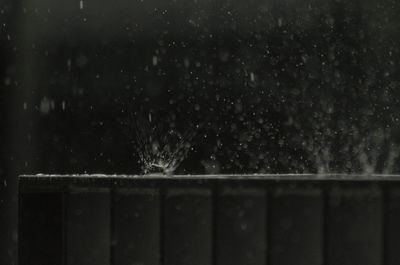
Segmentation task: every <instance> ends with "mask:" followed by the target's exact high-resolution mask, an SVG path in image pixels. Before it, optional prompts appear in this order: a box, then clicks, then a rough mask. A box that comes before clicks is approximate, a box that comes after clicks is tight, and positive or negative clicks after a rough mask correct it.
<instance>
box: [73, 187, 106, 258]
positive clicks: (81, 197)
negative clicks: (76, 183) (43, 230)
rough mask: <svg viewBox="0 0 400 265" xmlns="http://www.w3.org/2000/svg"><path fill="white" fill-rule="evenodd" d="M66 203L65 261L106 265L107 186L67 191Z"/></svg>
mask: <svg viewBox="0 0 400 265" xmlns="http://www.w3.org/2000/svg"><path fill="white" fill-rule="evenodd" d="M67 204H68V209H67V215H68V219H67V264H68V265H110V264H109V263H110V243H111V242H110V192H109V191H108V189H96V190H89V189H74V190H71V193H70V194H69V195H68V201H67Z"/></svg>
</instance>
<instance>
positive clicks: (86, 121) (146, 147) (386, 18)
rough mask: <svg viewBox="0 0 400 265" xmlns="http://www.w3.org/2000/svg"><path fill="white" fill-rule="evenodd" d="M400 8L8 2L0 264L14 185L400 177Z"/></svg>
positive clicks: (1, 82) (238, 0)
mask: <svg viewBox="0 0 400 265" xmlns="http://www.w3.org/2000/svg"><path fill="white" fill-rule="evenodd" d="M399 13H400V2H399V1H385V2H382V1H377V0H364V1H361V0H346V1H342V0H329V1H322V0H297V1H294V0H267V1H261V0H249V1H243V0H167V1H160V0H133V1H131V0H115V1H106V0H96V1H94V0H83V1H82V0H57V1H52V0H17V1H15V0H2V1H0V108H1V115H2V124H1V127H0V141H2V142H1V145H0V152H1V164H0V264H16V256H17V252H16V246H17V225H16V224H17V201H18V199H17V176H18V175H19V174H31V173H35V174H36V173H60V174H61V173H62V174H64V173H110V174H111V173H118V174H141V173H151V172H155V171H163V172H165V173H179V174H191V173H192V174H194V173H197V174H216V173H398V172H399V170H400V167H399V163H398V162H399V154H400V153H399V152H400V143H399V141H400V139H399V138H400V134H399V132H400V131H399V129H400V127H399V118H400V112H399V108H400V104H399V98H400V97H399V96H400V89H399V88H400V86H399V85H400V67H399V62H400V61H399V59H400V53H399V52H400V51H399V49H400V48H399V47H400V46H399V44H400V34H399V33H400V31H399V30H400V23H399V22H400V21H399V18H398V14H399Z"/></svg>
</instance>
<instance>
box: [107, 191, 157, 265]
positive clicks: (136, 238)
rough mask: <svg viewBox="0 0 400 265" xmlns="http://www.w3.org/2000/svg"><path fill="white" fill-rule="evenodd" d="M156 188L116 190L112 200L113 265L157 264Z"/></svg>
mask: <svg viewBox="0 0 400 265" xmlns="http://www.w3.org/2000/svg"><path fill="white" fill-rule="evenodd" d="M159 199H160V198H159V193H158V190H157V189H142V190H139V189H118V190H117V191H116V194H115V201H114V213H113V214H114V239H113V247H114V263H113V264H115V265H131V264H146V265H158V264H159V261H160V201H159Z"/></svg>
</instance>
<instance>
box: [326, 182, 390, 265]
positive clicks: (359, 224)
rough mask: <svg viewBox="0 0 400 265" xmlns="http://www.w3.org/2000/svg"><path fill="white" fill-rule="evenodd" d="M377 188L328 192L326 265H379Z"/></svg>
mask: <svg viewBox="0 0 400 265" xmlns="http://www.w3.org/2000/svg"><path fill="white" fill-rule="evenodd" d="M381 198H382V197H381V192H380V190H379V189H377V188H373V187H370V188H367V187H366V188H359V187H357V188H355V187H354V188H338V189H334V190H332V191H331V192H330V196H329V202H328V208H329V209H327V210H328V216H327V218H328V220H327V229H328V233H327V237H328V239H327V244H328V246H327V255H328V265H354V264H363V265H381V260H382V244H383V242H382V223H381V221H382V219H381V216H382V204H381Z"/></svg>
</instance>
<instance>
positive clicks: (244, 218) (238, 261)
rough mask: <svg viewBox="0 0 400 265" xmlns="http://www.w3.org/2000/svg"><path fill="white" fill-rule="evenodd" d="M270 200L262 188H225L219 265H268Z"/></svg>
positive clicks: (220, 204)
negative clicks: (268, 202) (267, 204)
mask: <svg viewBox="0 0 400 265" xmlns="http://www.w3.org/2000/svg"><path fill="white" fill-rule="evenodd" d="M265 203H266V200H265V191H264V190H262V189H239V188H235V189H223V190H222V191H221V194H220V196H219V198H218V209H219V211H218V224H217V237H218V238H217V248H218V253H217V255H218V256H217V264H218V265H243V264H246V265H259V264H265V259H266V253H265V249H266V247H265V245H266V242H265V235H266V211H265V209H266V205H265Z"/></svg>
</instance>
